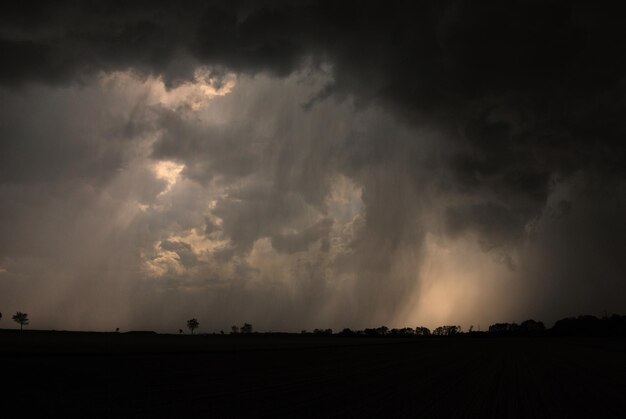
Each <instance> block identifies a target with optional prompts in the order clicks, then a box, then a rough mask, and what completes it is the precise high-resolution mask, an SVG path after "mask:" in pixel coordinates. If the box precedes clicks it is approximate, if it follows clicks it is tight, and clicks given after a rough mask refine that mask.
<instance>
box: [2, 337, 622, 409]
mask: <svg viewBox="0 0 626 419" xmlns="http://www.w3.org/2000/svg"><path fill="white" fill-rule="evenodd" d="M0 359H1V362H2V370H3V373H2V381H3V386H4V387H8V388H6V389H5V390H3V391H2V393H3V397H2V399H3V400H4V401H5V404H6V403H11V404H13V405H14V406H15V407H19V411H20V412H22V413H28V412H31V411H34V410H36V411H39V412H47V413H48V414H54V413H57V414H58V413H61V412H63V413H72V414H76V415H79V416H85V417H89V416H94V415H109V416H118V415H121V414H123V415H135V416H151V415H155V414H157V415H170V416H174V415H176V416H180V415H181V414H182V413H192V414H208V415H215V416H226V417H231V416H255V417H259V416H262V417H276V416H278V415H280V416H290V417H301V416H315V417H319V416H336V417H340V416H355V417H363V416H376V417H398V416H405V417H491V418H504V417H533V418H538V417H550V418H552V417H564V418H565V417H624V414H625V413H624V412H626V397H625V395H626V340H625V339H622V338H612V339H610V338H594V339H591V338H577V339H574V338H571V339H568V338H469V337H456V338H414V339H400V338H367V337H339V336H298V335H283V336H267V335H251V336H219V335H218V336H212V335H209V336H176V335H132V334H114V333H109V334H105V333H63V332H37V331H24V332H23V333H19V331H0Z"/></svg>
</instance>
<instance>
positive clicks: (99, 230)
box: [0, 1, 626, 330]
mask: <svg viewBox="0 0 626 419" xmlns="http://www.w3.org/2000/svg"><path fill="white" fill-rule="evenodd" d="M623 20H624V18H623V17H622V15H621V14H620V13H617V12H616V11H614V10H610V8H608V7H607V6H606V5H602V4H598V3H591V2H589V3H585V2H574V3H572V2H558V1H550V2H545V1H542V2H539V1H537V2H534V1H522V2H507V3H503V2H488V1H487V2H469V1H468V2H463V1H450V2H384V3H382V2H370V1H365V2H324V1H311V2H298V3H293V2H245V1H241V2H232V1H229V2H209V3H207V2H184V3H183V4H180V3H166V2H163V3H157V2H145V3H144V2H121V3H108V4H107V5H101V4H96V3H91V2H58V3H55V4H54V5H52V4H51V5H47V6H43V5H40V4H37V3H29V2H20V3H19V4H14V5H12V6H10V7H8V8H7V9H6V10H5V12H3V14H2V16H1V17H0V22H2V25H1V28H2V29H1V30H0V51H1V52H2V56H3V57H4V63H5V64H4V65H3V66H2V67H1V68H0V86H1V87H0V96H1V100H2V102H1V103H2V105H1V107H0V193H1V194H2V201H1V203H0V237H1V238H0V290H1V293H0V305H2V307H6V308H5V309H4V310H8V311H11V310H17V309H21V310H25V311H28V312H29V313H31V317H32V318H33V324H35V323H34V322H35V319H38V320H37V324H40V325H41V326H42V327H56V328H61V327H67V328H100V329H107V328H115V327H119V326H122V327H128V328H131V327H132V328H144V327H145V328H152V329H157V330H170V329H173V330H176V329H177V328H178V327H179V325H180V324H183V322H184V320H185V319H186V318H188V317H197V318H199V319H200V320H201V323H202V325H203V327H206V328H207V330H219V329H227V328H229V327H230V325H231V324H239V323H242V322H244V321H247V322H251V323H253V324H255V326H257V327H258V328H260V329H274V330H276V329H285V330H300V329H303V328H314V327H321V328H326V327H333V328H339V327H370V326H378V325H380V324H383V323H384V324H387V325H389V326H405V325H409V326H416V325H418V324H424V325H428V326H435V325H437V324H438V323H439V322H442V323H443V322H455V323H461V324H463V325H465V326H469V325H470V324H480V323H482V324H485V325H486V324H487V323H489V322H496V321H520V320H524V319H525V318H528V317H534V318H542V319H544V320H545V321H547V322H550V321H552V320H554V319H556V318H558V317H562V316H565V315H572V314H579V313H582V312H588V313H592V314H601V313H603V312H604V311H608V312H613V311H614V312H622V311H623V310H624V308H625V306H626V299H625V297H624V296H626V289H625V288H626V283H624V275H625V274H626V263H625V262H624V260H623V258H622V257H621V253H620V250H621V249H623V248H626V239H625V235H624V234H625V233H626V227H625V226H626V217H625V216H624V214H626V188H625V185H626V182H625V176H624V175H625V173H624V167H625V166H624V164H623V162H624V160H625V157H626V156H625V153H624V151H625V147H624V145H623V143H624V142H623V137H624V134H625V132H624V131H625V127H624V123H623V115H624V111H625V110H626V109H625V108H626V103H625V102H624V86H625V84H624V75H625V74H626V72H625V70H626V57H624V55H623V54H622V53H621V52H622V51H623V50H624V47H626V45H625V44H626V33H624V32H625V31H626V25H625V23H626V22H624V21H623Z"/></svg>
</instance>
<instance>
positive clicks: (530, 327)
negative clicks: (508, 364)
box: [301, 314, 626, 337]
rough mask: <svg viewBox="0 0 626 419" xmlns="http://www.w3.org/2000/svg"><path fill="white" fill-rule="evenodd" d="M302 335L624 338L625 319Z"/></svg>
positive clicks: (319, 331) (585, 318)
mask: <svg viewBox="0 0 626 419" xmlns="http://www.w3.org/2000/svg"><path fill="white" fill-rule="evenodd" d="M301 333H302V334H313V335H333V334H336V335H340V336H385V337H410V336H626V316H620V315H617V314H614V315H612V316H610V317H602V318H598V317H595V316H589V315H585V316H578V317H568V318H565V319H561V320H559V321H557V322H556V323H555V324H554V326H553V327H552V328H550V329H547V328H546V327H545V325H544V324H543V322H541V321H536V320H532V319H529V320H526V321H523V322H522V323H520V324H517V323H495V324H492V325H491V326H489V329H488V330H486V331H480V330H474V328H473V326H470V328H469V330H467V331H463V330H462V329H461V326H454V325H446V326H439V327H437V328H435V329H433V330H432V331H431V330H430V329H428V328H427V327H423V326H419V327H416V328H415V329H413V328H411V327H404V328H401V329H389V328H388V327H386V326H381V327H377V328H368V329H363V330H352V329H348V328H346V329H343V330H342V331H340V332H338V333H333V330H332V329H315V330H313V331H312V332H309V331H306V330H303V331H302V332H301Z"/></svg>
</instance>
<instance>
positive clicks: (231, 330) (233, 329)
mask: <svg viewBox="0 0 626 419" xmlns="http://www.w3.org/2000/svg"><path fill="white" fill-rule="evenodd" d="M237 333H239V328H238V327H237V326H233V327H231V328H230V334H231V335H236V334H237Z"/></svg>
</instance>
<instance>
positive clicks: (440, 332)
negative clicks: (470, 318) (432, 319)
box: [433, 325, 461, 336]
mask: <svg viewBox="0 0 626 419" xmlns="http://www.w3.org/2000/svg"><path fill="white" fill-rule="evenodd" d="M459 333H461V326H449V325H447V326H439V327H438V328H436V329H435V330H434V331H433V335H435V336H454V335H456V334H459Z"/></svg>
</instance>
